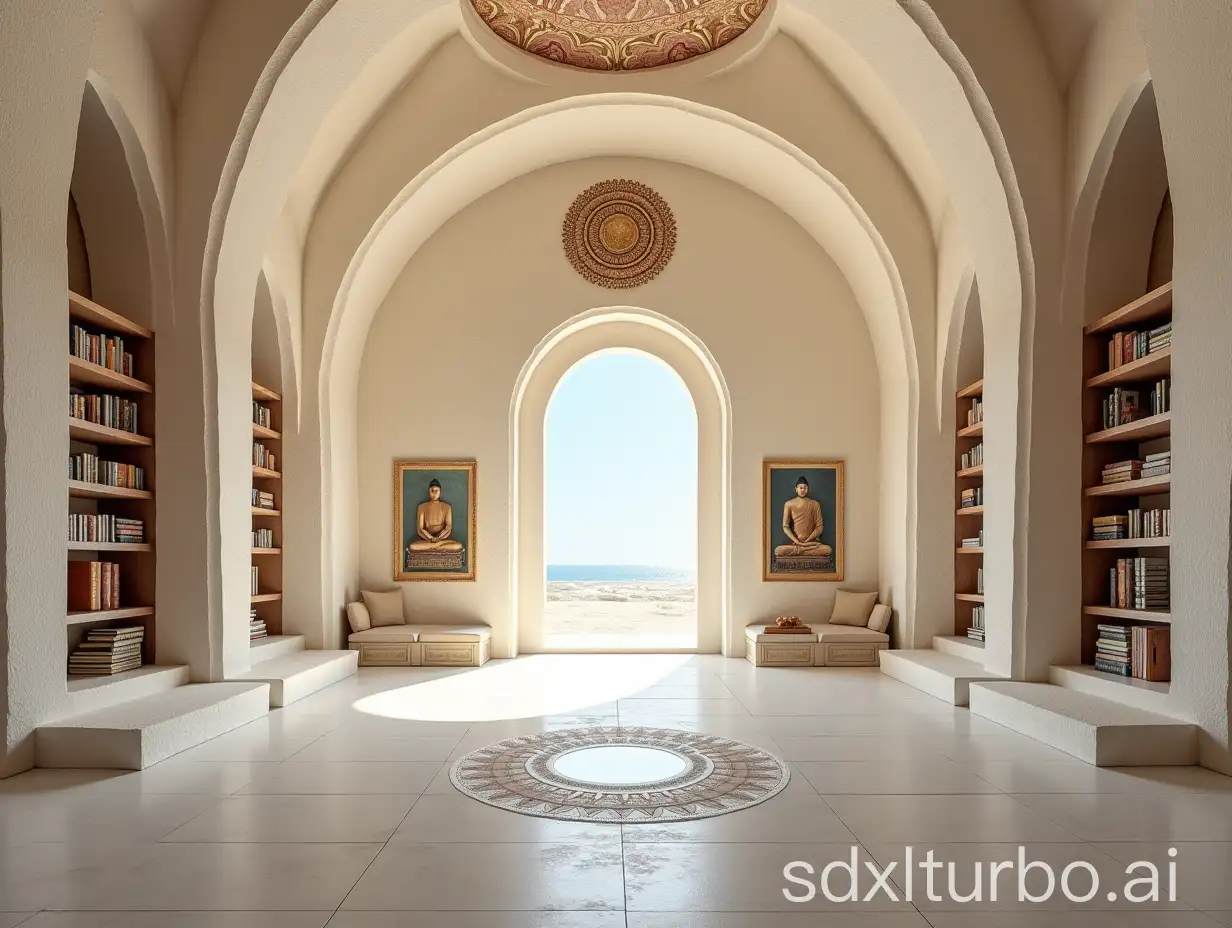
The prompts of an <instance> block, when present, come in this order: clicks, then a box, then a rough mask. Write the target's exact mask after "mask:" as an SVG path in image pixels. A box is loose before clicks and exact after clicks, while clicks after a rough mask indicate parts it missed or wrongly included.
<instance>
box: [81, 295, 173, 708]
mask: <svg viewBox="0 0 1232 928" xmlns="http://www.w3.org/2000/svg"><path fill="white" fill-rule="evenodd" d="M67 302H68V323H67V327H66V328H67V334H68V352H67V354H68V365H67V373H68V387H69V409H68V412H69V419H68V438H69V442H68V452H69V464H68V472H67V480H66V484H65V490H66V492H67V495H68V510H69V526H68V533H67V536H66V545H65V547H66V561H67V565H68V566H67V567H66V582H67V586H68V589H69V598H68V611H67V613H66V615H65V654H64V661H65V671H66V674H67V685H68V688H69V689H70V690H76V689H81V688H82V687H87V688H91V689H93V688H96V687H99V686H107V685H110V684H111V683H114V682H116V681H118V680H121V679H126V678H129V677H131V676H132V675H133V674H134V673H139V672H141V671H142V670H144V669H145V668H146V667H147V666H152V665H153V664H154V657H155V647H156V641H155V627H156V611H155V605H154V604H155V556H156V546H155V534H156V532H155V507H154V488H155V481H154V477H155V474H154V465H155V443H154V406H155V396H156V389H155V383H154V333H153V332H152V331H151V330H150V329H147V328H146V327H145V326H142V325H140V324H138V323H136V322H134V321H133V320H131V319H129V318H127V317H125V316H124V315H122V314H121V313H118V312H116V311H115V310H112V309H109V308H107V307H105V306H102V305H101V304H99V303H96V302H95V301H94V300H92V299H90V298H88V297H85V296H82V295H81V294H78V293H74V292H72V291H71V290H70V291H69V292H68V301H67ZM99 397H101V398H102V399H99ZM134 416H135V422H134V421H133V417H134ZM135 523H140V524H141V529H140V534H139V535H138V536H133V540H132V541H123V540H121V539H122V538H123V537H125V534H126V533H128V532H130V531H133V528H132V526H134V525H135ZM87 526H88V527H87ZM107 526H110V528H108V527H107ZM63 530H64V529H61V531H63ZM108 532H110V533H111V535H110V536H109V535H108ZM100 538H106V539H107V540H98V539H100ZM113 538H114V540H113ZM81 539H86V540H81ZM82 562H84V563H82ZM90 562H97V563H99V564H110V565H113V566H112V567H110V568H107V569H108V570H111V571H115V570H117V569H118V573H119V582H118V587H119V596H118V600H113V599H112V598H111V597H107V599H106V601H104V598H103V596H102V594H101V585H102V583H101V582H102V579H103V576H104V574H103V568H102V567H99V568H96V569H93V570H92V569H91V568H90V567H88V566H85V565H86V564H88V563H90ZM74 565H76V566H74ZM96 579H97V581H98V582H99V587H100V594H99V596H98V597H97V598H96V599H94V601H91V593H90V588H91V586H92V585H93V584H94V582H95V580H96ZM92 606H95V607H99V608H90V607H92ZM136 626H139V627H140V628H141V629H142V635H141V639H140V661H141V665H142V666H141V668H137V669H133V668H132V667H131V664H132V662H133V660H135V659H136V657H135V656H130V658H129V660H128V661H126V662H125V664H124V665H123V672H115V673H110V672H109V671H111V670H116V671H120V670H121V663H120V661H119V660H118V659H116V660H114V661H110V660H106V659H104V660H101V661H97V662H95V663H93V664H90V665H88V666H89V667H91V668H92V669H94V670H95V671H97V672H96V673H90V674H81V673H70V672H69V670H70V666H71V669H77V670H80V669H83V668H84V667H85V666H87V665H86V664H85V662H84V661H82V660H80V658H79V657H78V658H74V661H73V662H70V658H73V656H74V654H77V655H80V654H82V653H84V652H83V651H81V650H79V648H80V646H81V645H82V643H83V642H86V641H89V640H91V639H92V638H98V637H100V636H103V635H106V634H107V631H106V630H107V629H111V628H117V627H125V628H128V627H136ZM88 650H93V651H94V653H95V654H96V655H97V654H98V653H99V651H98V650H97V649H95V648H91V649H88Z"/></svg>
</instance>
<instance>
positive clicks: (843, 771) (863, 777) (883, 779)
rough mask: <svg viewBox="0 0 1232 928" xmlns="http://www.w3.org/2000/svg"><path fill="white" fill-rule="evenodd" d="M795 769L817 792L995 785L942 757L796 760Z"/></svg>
mask: <svg viewBox="0 0 1232 928" xmlns="http://www.w3.org/2000/svg"><path fill="white" fill-rule="evenodd" d="M796 769H797V770H799V771H800V773H801V774H802V775H803V776H805V777H806V778H807V779H808V781H809V782H810V783H811V784H812V785H813V788H814V789H815V790H817V792H818V793H820V794H822V795H826V796H831V795H835V796H837V795H846V794H856V795H866V796H867V795H880V794H884V795H907V796H921V795H928V794H942V793H947V794H961V795H970V794H973V793H995V792H997V788H996V787H995V786H993V785H992V784H991V783H988V782H987V781H985V780H981V779H980V778H979V777H977V776H976V775H975V774H973V773H970V772H968V771H966V770H964V769H963V768H962V767H960V766H958V764H956V763H954V762H953V761H949V760H946V759H945V758H937V759H935V760H921V759H920V758H911V759H910V760H905V761H902V762H895V761H893V760H890V761H886V760H863V761H828V762H824V763H812V762H810V763H798V764H796Z"/></svg>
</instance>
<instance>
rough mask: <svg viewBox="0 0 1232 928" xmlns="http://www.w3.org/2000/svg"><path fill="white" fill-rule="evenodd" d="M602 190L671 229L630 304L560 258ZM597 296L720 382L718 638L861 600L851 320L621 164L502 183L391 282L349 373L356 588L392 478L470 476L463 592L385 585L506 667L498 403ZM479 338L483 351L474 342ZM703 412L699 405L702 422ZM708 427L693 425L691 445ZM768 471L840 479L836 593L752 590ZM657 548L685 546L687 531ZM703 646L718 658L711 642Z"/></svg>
mask: <svg viewBox="0 0 1232 928" xmlns="http://www.w3.org/2000/svg"><path fill="white" fill-rule="evenodd" d="M607 177H635V178H637V179H638V180H640V181H642V182H644V183H648V184H649V185H651V186H652V187H654V188H655V189H656V190H658V191H659V192H660V193H661V194H662V195H663V196H664V197H665V198H666V199H667V201H668V203H669V204H670V205H671V207H672V209H673V212H674V213H675V216H676V221H677V227H678V232H679V240H678V245H677V249H676V254H675V256H674V257H673V259H672V261H671V263H670V264H669V265H668V267H667V269H666V270H665V271H664V272H663V274H662V275H660V277H658V278H657V279H656V280H654V281H653V282H651V283H650V284H648V285H646V286H644V287H640V288H638V289H637V290H636V291H633V292H630V293H613V292H611V291H605V290H603V289H601V288H598V287H595V286H593V285H591V284H589V283H587V282H586V281H585V280H583V279H582V278H581V277H580V276H579V275H577V274H576V273H575V272H574V271H573V269H572V268H571V267H570V265H569V264H568V262H567V260H566V259H565V257H564V255H563V254H562V252H561V249H560V245H559V237H560V222H561V217H562V216H563V215H564V213H565V211H566V210H567V209H568V206H569V203H570V202H571V201H572V200H573V198H574V197H575V196H576V195H577V193H578V192H579V191H580V190H582V189H583V188H585V187H586V186H589V185H590V184H591V183H594V182H596V181H599V180H602V179H604V178H607ZM480 256H482V257H480ZM614 297H615V302H621V301H636V302H637V304H638V305H640V306H643V307H645V308H648V309H651V310H653V311H656V312H659V313H662V314H664V315H666V316H668V317H669V318H671V319H673V320H675V321H676V322H678V323H679V324H681V325H683V326H684V327H685V328H687V329H688V330H689V331H691V332H692V333H693V334H694V335H695V336H697V338H699V339H700V340H701V341H702V342H703V343H704V344H705V346H706V347H707V348H708V349H709V350H710V352H711V353H712V354H713V356H714V358H715V361H716V362H717V366H718V368H719V370H720V371H721V373H722V376H723V378H724V380H725V381H726V383H727V386H728V390H729V392H730V396H731V416H732V447H731V461H732V473H731V512H732V521H731V564H732V577H731V613H732V625H733V627H734V629H735V631H736V632H737V633H738V632H739V630H740V629H742V628H743V626H744V625H746V624H748V623H750V622H753V621H757V620H760V619H766V618H768V617H773V616H775V615H780V614H784V613H793V614H799V615H801V616H802V617H804V618H805V619H806V621H823V620H824V619H825V617H826V616H827V615H828V613H829V609H830V605H831V603H832V601H833V593H834V589H835V588H836V587H839V586H842V587H844V588H849V589H876V588H877V587H878V525H879V503H878V499H879V484H880V464H879V444H880V431H881V430H880V416H879V409H880V399H879V388H878V376H877V370H876V361H875V359H874V356H873V349H872V344H871V340H870V338H869V334H868V330H867V327H866V325H865V322H864V318H863V314H862V313H861V311H860V309H859V307H858V305H857V304H856V302H855V298H854V296H853V294H852V293H851V290H850V288H849V287H848V286H847V283H846V281H845V280H844V278H843V277H842V275H841V273H840V272H839V270H838V268H837V267H836V266H835V265H834V263H833V262H832V261H831V260H830V259H829V258H828V257H827V256H826V255H825V254H824V253H822V252H821V251H820V250H819V249H818V247H817V245H816V242H815V241H814V240H813V239H812V238H811V236H809V235H808V234H807V233H805V232H804V231H803V230H802V229H801V228H800V227H799V226H798V225H797V224H796V223H795V222H794V221H792V220H791V219H790V218H788V217H787V216H786V215H784V214H783V213H782V212H780V211H779V210H778V209H776V208H774V207H773V206H771V205H769V204H767V203H766V202H765V201H763V200H761V199H760V198H758V197H756V196H754V195H753V194H751V193H749V192H748V191H745V190H743V189H742V188H740V187H738V186H736V185H734V184H731V183H728V182H725V181H723V180H720V179H718V178H715V177H714V176H712V175H709V174H705V173H703V172H700V171H697V170H693V169H689V168H685V167H682V166H679V165H673V164H665V163H659V162H648V161H638V160H630V159H594V160H588V161H581V162H573V163H569V164H564V165H559V166H556V167H552V168H547V169H544V170H541V171H537V172H535V173H533V174H530V175H527V176H524V177H522V178H520V179H518V180H516V181H513V182H512V183H509V184H506V185H505V186H503V187H501V188H500V189H498V190H497V191H495V192H493V193H492V194H489V195H488V196H486V197H484V198H483V199H481V200H479V201H477V202H476V203H474V204H473V205H472V206H470V207H468V208H467V209H466V210H464V211H463V212H461V213H460V214H459V215H457V216H456V217H455V218H454V219H452V220H451V221H450V222H448V223H447V224H446V225H445V226H444V227H443V228H442V229H441V230H440V231H439V232H438V233H437V234H436V235H434V236H433V237H432V238H431V239H429V240H428V242H427V243H426V244H425V245H424V246H422V247H421V249H420V250H419V251H418V252H417V253H416V255H415V256H414V257H413V258H412V259H411V261H410V263H409V264H408V265H407V267H406V269H405V271H404V272H403V273H402V275H401V276H400V277H399V279H398V281H397V283H396V284H395V286H394V288H393V290H392V291H391V293H390V295H389V297H388V298H387V299H386V300H385V302H384V304H383V305H382V307H381V309H380V310H379V311H378V314H377V316H376V318H375V320H374V321H373V325H372V328H371V330H370V333H369V336H368V341H367V346H366V348H365V352H364V357H363V364H362V368H361V374H360V385H359V419H358V442H359V455H358V459H359V469H360V470H359V474H358V485H359V487H360V492H359V499H358V508H359V581H360V586H361V587H362V588H363V589H374V588H375V589H388V588H391V587H392V586H393V584H392V583H391V579H392V578H391V568H392V558H393V554H392V532H393V529H392V506H393V500H392V490H391V486H390V476H389V475H390V468H391V465H392V462H393V461H394V460H395V459H398V458H429V459H431V458H443V459H457V458H462V459H465V458H475V459H477V460H478V462H479V489H478V497H479V500H480V510H479V522H480V524H479V538H480V542H479V545H480V546H479V549H478V551H477V555H478V561H477V564H478V580H477V582H475V583H473V584H472V583H405V584H402V585H401V586H402V588H403V590H404V595H405V598H406V604H407V609H408V614H409V615H412V616H414V617H415V619H416V620H417V621H465V620H476V619H477V620H479V621H482V622H485V623H487V624H490V625H492V626H493V628H494V633H493V634H494V641H493V648H494V651H495V652H496V653H506V650H507V648H508V647H509V645H510V642H511V639H512V636H513V629H512V628H511V623H510V613H511V597H512V590H511V588H510V574H509V564H510V558H511V553H512V552H511V550H510V546H509V532H508V525H509V507H510V505H511V499H510V492H511V491H510V479H511V471H512V465H511V461H510V458H509V455H510V436H509V427H510V426H509V415H510V412H509V410H510V401H511V398H512V395H513V392H514V387H515V384H516V383H517V381H518V377H519V374H520V372H521V370H522V367H523V365H525V363H526V362H527V360H528V359H529V358H530V356H531V354H532V353H533V352H534V350H535V348H536V346H537V344H538V343H539V342H540V340H541V339H542V338H543V337H544V336H546V335H547V334H548V333H549V332H550V331H552V330H553V329H554V328H556V327H557V326H558V325H560V324H561V323H563V322H565V321H567V320H568V319H570V318H572V317H573V316H575V315H577V314H578V313H580V312H583V311H585V310H588V309H591V308H593V307H597V306H604V305H610V304H611V303H612V302H613V301H614V300H613V298H614ZM754 308H755V309H754ZM751 311H752V312H753V313H754V314H753V315H751ZM753 319H756V326H757V329H758V331H760V332H765V331H769V332H771V333H774V336H773V337H771V338H758V339H752V338H750V334H751V332H752V328H751V327H752V326H753V324H754V323H753ZM479 330H482V331H483V333H484V336H483V338H482V339H476V338H473V337H472V335H473V333H475V332H476V331H479ZM840 397H841V400H840V399H839V398H840ZM703 408H705V407H704V406H703V405H702V404H700V403H699V414H700V413H701V412H702V410H703ZM708 425H710V426H711V427H712V426H713V424H708V423H700V422H699V426H700V427H701V428H702V430H703V432H704V431H705V430H706V428H707V427H708ZM765 457H801V458H840V459H844V460H846V461H847V494H846V577H847V579H846V581H845V582H844V583H842V584H831V583H782V582H777V583H765V582H763V581H762V580H761V569H760V564H761V561H760V557H761V531H762V513H761V509H762V505H761V491H762V487H761V464H762V460H763V458H765ZM716 470H717V469H711V470H708V471H706V472H705V473H706V480H707V482H711V485H710V486H703V487H702V488H701V496H702V498H704V499H709V500H713V499H714V498H715V495H716V487H715V486H714V485H713V483H712V481H714V480H717V478H718V475H717V473H716ZM519 506H520V507H521V508H522V510H523V511H524V512H526V513H528V514H530V513H535V512H541V507H542V489H541V488H539V490H538V492H535V490H534V488H533V481H531V488H530V489H529V490H528V492H526V493H524V495H523V496H522V497H521V498H520V500H519ZM711 508H713V507H711ZM712 514H713V513H712ZM528 517H529V516H528ZM716 525H717V523H716ZM596 530H598V531H602V526H596ZM655 530H657V531H666V532H671V533H679V534H681V535H684V534H687V533H689V532H691V531H693V530H694V527H693V526H658V527H655ZM703 550H704V549H703ZM707 566H708V567H709V566H712V565H707ZM712 640H713V642H714V643H713V644H712V645H711V648H712V649H714V650H717V647H718V645H717V634H716V635H715V636H714V637H713V638H712Z"/></svg>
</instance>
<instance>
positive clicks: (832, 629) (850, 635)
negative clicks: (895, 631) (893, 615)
mask: <svg viewBox="0 0 1232 928" xmlns="http://www.w3.org/2000/svg"><path fill="white" fill-rule="evenodd" d="M813 631H815V632H816V633H817V640H818V641H828V642H830V643H831V644H853V643H855V642H863V643H865V644H868V643H872V644H889V643H890V636H889V635H887V634H885V633H884V632H875V631H873V630H872V629H871V628H857V627H856V626H854V625H814V626H813Z"/></svg>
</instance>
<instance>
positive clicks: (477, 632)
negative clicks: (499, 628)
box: [407, 625, 492, 644]
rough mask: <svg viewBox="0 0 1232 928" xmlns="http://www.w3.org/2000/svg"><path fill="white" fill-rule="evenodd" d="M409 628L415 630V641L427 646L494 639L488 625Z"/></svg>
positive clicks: (418, 626)
mask: <svg viewBox="0 0 1232 928" xmlns="http://www.w3.org/2000/svg"><path fill="white" fill-rule="evenodd" d="M407 628H413V629H414V630H415V635H416V638H415V640H416V641H422V642H424V643H425V644H446V643H449V642H457V641H463V642H474V641H488V640H489V639H491V637H492V629H490V628H488V626H486V625H408V626H407Z"/></svg>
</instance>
